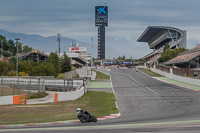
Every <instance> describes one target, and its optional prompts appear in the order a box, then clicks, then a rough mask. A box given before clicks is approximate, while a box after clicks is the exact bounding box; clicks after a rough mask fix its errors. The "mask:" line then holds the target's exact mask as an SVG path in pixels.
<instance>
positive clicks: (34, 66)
mask: <svg viewBox="0 0 200 133" xmlns="http://www.w3.org/2000/svg"><path fill="white" fill-rule="evenodd" d="M15 68H16V58H15V57H11V58H10V59H9V61H8V62H4V61H0V75H1V76H15V75H16V71H15V70H16V69H15ZM71 69H72V65H71V59H70V58H69V57H68V56H67V55H66V53H64V55H63V56H62V58H61V59H60V58H59V57H58V55H57V54H56V53H51V54H50V56H49V58H48V60H47V61H46V62H34V61H19V63H18V71H19V75H20V76H26V75H29V76H55V77H57V76H58V74H59V73H60V72H62V73H64V72H67V71H71Z"/></svg>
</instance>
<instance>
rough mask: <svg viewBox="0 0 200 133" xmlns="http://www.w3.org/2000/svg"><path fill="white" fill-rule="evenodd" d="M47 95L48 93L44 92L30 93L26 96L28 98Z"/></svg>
mask: <svg viewBox="0 0 200 133" xmlns="http://www.w3.org/2000/svg"><path fill="white" fill-rule="evenodd" d="M48 95H49V94H48V93H46V92H38V93H31V95H30V96H29V97H28V99H35V98H43V97H46V96H48Z"/></svg>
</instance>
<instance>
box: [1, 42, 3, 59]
mask: <svg viewBox="0 0 200 133" xmlns="http://www.w3.org/2000/svg"><path fill="white" fill-rule="evenodd" d="M1 60H2V61H3V40H1Z"/></svg>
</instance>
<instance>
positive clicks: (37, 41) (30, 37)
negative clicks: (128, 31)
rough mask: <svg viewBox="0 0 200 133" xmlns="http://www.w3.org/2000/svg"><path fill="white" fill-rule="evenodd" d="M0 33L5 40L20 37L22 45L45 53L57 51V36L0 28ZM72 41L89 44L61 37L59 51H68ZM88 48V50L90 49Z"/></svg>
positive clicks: (81, 44)
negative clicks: (16, 31) (15, 31)
mask: <svg viewBox="0 0 200 133" xmlns="http://www.w3.org/2000/svg"><path fill="white" fill-rule="evenodd" d="M0 35H3V36H5V37H6V39H7V40H9V39H11V40H15V38H20V40H19V42H21V43H23V45H28V46H31V47H32V48H33V49H37V50H41V51H44V52H45V53H49V52H55V51H58V42H57V36H49V37H44V36H40V35H37V34H25V33H14V32H9V31H6V30H1V29H0ZM72 42H74V43H79V46H85V47H87V46H88V45H89V44H87V43H83V42H81V41H78V40H75V39H71V38H68V37H62V38H61V43H60V47H61V53H62V52H68V47H69V45H70V43H72ZM88 48H89V47H88ZM88 50H89V51H90V49H88Z"/></svg>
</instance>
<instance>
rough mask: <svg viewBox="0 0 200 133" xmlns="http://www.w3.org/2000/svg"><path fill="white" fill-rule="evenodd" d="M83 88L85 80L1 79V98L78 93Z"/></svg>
mask: <svg viewBox="0 0 200 133" xmlns="http://www.w3.org/2000/svg"><path fill="white" fill-rule="evenodd" d="M82 86H83V79H77V80H75V79H41V78H40V77H38V78H30V77H29V78H27V77H26V78H22V77H18V78H16V77H0V96H4V95H19V94H27V95H28V96H29V95H30V93H31V92H44V91H46V90H53V91H76V90H77V88H80V87H82Z"/></svg>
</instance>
